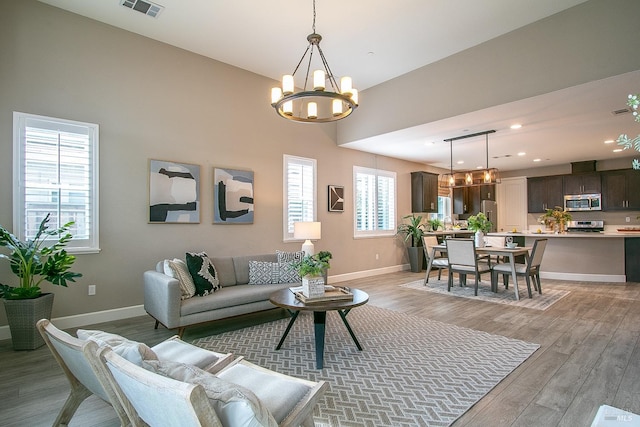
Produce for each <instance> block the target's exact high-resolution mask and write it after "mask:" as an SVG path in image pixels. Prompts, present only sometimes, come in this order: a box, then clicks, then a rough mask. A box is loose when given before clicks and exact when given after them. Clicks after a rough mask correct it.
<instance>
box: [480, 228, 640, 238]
mask: <svg viewBox="0 0 640 427" xmlns="http://www.w3.org/2000/svg"><path fill="white" fill-rule="evenodd" d="M487 235H488V236H523V237H541V236H544V237H549V238H551V237H553V238H565V239H566V238H585V237H588V238H620V237H640V232H638V231H628V232H623V231H616V230H615V229H614V230H605V231H601V232H590V231H584V232H569V233H559V234H558V233H554V232H552V231H543V232H542V233H536V232H535V231H521V232H517V233H512V232H499V233H488V234H487Z"/></svg>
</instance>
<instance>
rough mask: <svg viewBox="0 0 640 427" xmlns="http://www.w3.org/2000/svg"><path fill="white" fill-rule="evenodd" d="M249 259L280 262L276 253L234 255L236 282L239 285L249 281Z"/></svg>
mask: <svg viewBox="0 0 640 427" xmlns="http://www.w3.org/2000/svg"><path fill="white" fill-rule="evenodd" d="M249 261H267V262H278V258H277V257H276V254H263V255H241V256H235V257H233V266H234V269H235V272H236V283H237V284H238V285H246V284H247V283H249Z"/></svg>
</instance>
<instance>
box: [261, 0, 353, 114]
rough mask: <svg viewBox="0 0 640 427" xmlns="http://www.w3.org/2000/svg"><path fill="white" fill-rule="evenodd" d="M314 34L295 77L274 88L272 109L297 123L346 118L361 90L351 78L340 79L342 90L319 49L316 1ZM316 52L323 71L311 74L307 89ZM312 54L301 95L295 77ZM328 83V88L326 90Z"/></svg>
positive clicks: (285, 78)
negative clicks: (310, 87)
mask: <svg viewBox="0 0 640 427" xmlns="http://www.w3.org/2000/svg"><path fill="white" fill-rule="evenodd" d="M312 31H313V33H311V34H309V35H308V36H307V41H308V42H309V44H308V45H307V49H306V50H305V51H304V53H303V54H302V58H300V61H299V62H298V65H297V66H296V68H295V70H293V73H292V74H287V75H285V76H283V77H282V88H280V87H274V88H272V89H271V106H272V107H273V108H275V109H276V112H277V113H278V114H279V115H280V117H284V118H285V119H289V120H293V121H296V122H306V123H326V122H333V121H336V120H340V119H344V118H345V117H347V116H348V115H349V114H351V113H352V112H353V110H355V109H356V108H357V107H358V91H357V90H356V89H354V88H353V87H352V86H351V77H347V76H345V77H342V79H340V90H339V89H338V84H337V82H336V79H335V77H334V75H333V73H332V72H331V68H329V63H328V62H327V60H326V58H325V57H324V53H323V52H322V49H321V48H320V41H321V40H322V36H321V35H320V34H317V33H316V2H315V0H313V27H312ZM315 50H317V51H318V54H319V55H320V59H321V60H322V66H323V68H324V69H321V70H315V71H314V72H313V75H312V80H313V90H307V85H308V84H309V71H310V69H311V60H312V58H313V54H314V51H315ZM307 53H309V61H308V63H307V73H306V75H305V79H304V87H303V89H302V91H301V92H296V91H295V85H294V81H293V76H295V74H296V72H297V71H298V68H300V65H301V64H302V62H303V61H304V59H305V57H306V56H307ZM327 81H328V82H329V85H328V86H329V87H327Z"/></svg>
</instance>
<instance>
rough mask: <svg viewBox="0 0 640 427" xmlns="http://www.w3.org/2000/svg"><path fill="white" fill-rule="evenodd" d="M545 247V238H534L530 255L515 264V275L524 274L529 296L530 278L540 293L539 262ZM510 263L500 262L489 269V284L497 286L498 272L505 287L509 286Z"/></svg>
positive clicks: (530, 295)
mask: <svg viewBox="0 0 640 427" xmlns="http://www.w3.org/2000/svg"><path fill="white" fill-rule="evenodd" d="M546 247H547V239H536V241H535V242H533V248H532V249H531V255H530V256H529V257H528V258H527V260H526V262H525V263H524V264H522V263H518V264H515V270H516V271H515V273H516V276H524V277H525V279H526V281H527V292H528V293H529V298H531V297H532V294H531V280H533V288H534V289H535V290H537V291H538V293H539V294H542V284H541V283H540V264H541V263H542V256H543V255H544V250H545V248H546ZM512 272H513V270H512V269H511V264H508V263H502V264H498V265H494V266H493V267H492V269H491V285H492V286H493V287H494V288H497V283H498V274H502V281H503V282H504V287H505V289H508V288H509V276H510V275H511V274H512Z"/></svg>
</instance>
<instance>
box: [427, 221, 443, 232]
mask: <svg viewBox="0 0 640 427" xmlns="http://www.w3.org/2000/svg"><path fill="white" fill-rule="evenodd" d="M428 223H429V228H430V229H431V231H438V229H440V228H441V227H442V226H443V224H442V221H440V220H439V219H438V218H432V219H430V220H429V221H428Z"/></svg>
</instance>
